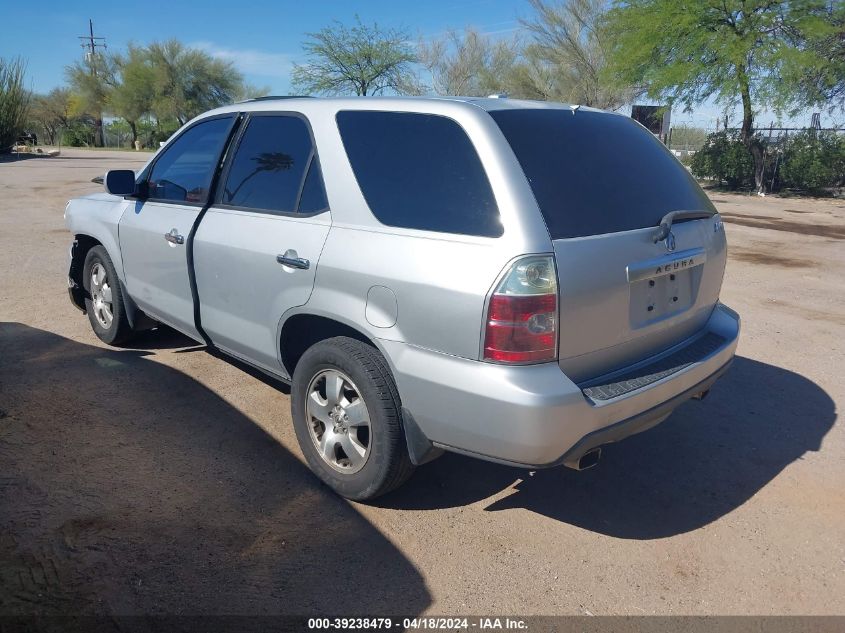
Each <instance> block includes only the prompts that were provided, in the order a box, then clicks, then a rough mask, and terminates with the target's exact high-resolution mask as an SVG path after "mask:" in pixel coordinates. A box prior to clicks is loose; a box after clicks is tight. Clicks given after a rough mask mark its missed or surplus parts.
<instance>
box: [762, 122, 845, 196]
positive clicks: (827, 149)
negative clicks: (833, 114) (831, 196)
mask: <svg viewBox="0 0 845 633" xmlns="http://www.w3.org/2000/svg"><path fill="white" fill-rule="evenodd" d="M778 180H779V182H780V183H781V185H782V186H784V187H789V188H792V189H803V190H806V191H819V190H821V189H824V188H826V187H837V186H840V185H843V184H845V137H843V136H842V135H839V134H836V133H834V132H818V131H814V130H807V131H805V132H800V133H798V134H796V135H794V136H791V137H790V138H788V139H787V140H786V141H785V142H784V145H783V154H782V156H781V163H780V167H779V169H778Z"/></svg>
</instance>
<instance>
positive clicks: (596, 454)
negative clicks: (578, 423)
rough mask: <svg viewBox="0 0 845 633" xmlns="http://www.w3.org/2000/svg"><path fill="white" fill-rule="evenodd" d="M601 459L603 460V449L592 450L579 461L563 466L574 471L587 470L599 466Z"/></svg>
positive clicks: (566, 463)
mask: <svg viewBox="0 0 845 633" xmlns="http://www.w3.org/2000/svg"><path fill="white" fill-rule="evenodd" d="M599 459H601V447H599V448H593V449H590V450H589V451H587V452H586V453H584V454H583V455H581V456H580V457H578V458H577V459H573V460H569V461H566V462H564V463H563V465H564V466H566V467H567V468H572V469H573V470H587V469H588V468H592V467H593V466H595V465H596V464H598V463H599Z"/></svg>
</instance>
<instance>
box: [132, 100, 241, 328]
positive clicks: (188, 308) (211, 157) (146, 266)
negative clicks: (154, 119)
mask: <svg viewBox="0 0 845 633" xmlns="http://www.w3.org/2000/svg"><path fill="white" fill-rule="evenodd" d="M234 121H235V115H233V114H232V115H224V116H220V117H211V118H208V119H203V120H202V121H199V122H197V123H196V124H194V125H192V126H191V127H189V128H187V129H186V130H184V131H183V132H182V133H181V134H180V135H179V136H178V137H177V138H176V139H175V140H173V141H171V142H170V143H169V144H168V145H167V146H166V147H165V148H164V149H162V150H161V152H160V153H159V155H158V156H156V158H155V161H154V162H153V163H152V165H151V166H150V168H148V169H147V170H146V172H145V180H144V182H143V183H142V185H141V187H140V190H141V191H142V192H143V193H145V196H144V198H143V199H139V200H135V201H134V204H132V201H130V204H129V205H128V207H127V209H126V210H125V212H124V213H123V216H122V217H121V220H120V226H119V239H120V250H121V254H122V256H123V266H124V274H125V277H126V287H127V290H128V291H129V295H130V296H131V297H132V299H133V300H134V301H135V303H137V304H138V307H140V308H141V309H142V310H143V311H144V312H146V313H147V314H149V315H150V316H151V317H153V318H155V319H157V320H159V321H161V322H162V323H166V324H167V325H170V326H171V327H173V328H175V329H177V330H179V331H180V332H183V333H184V334H187V335H188V336H190V337H192V338H194V339H196V340H198V341H200V340H202V337H201V335H200V333H199V331H198V330H197V328H196V325H195V321H194V301H193V295H192V292H191V279H190V274H189V262H188V256H187V253H188V247H189V240H190V236H191V231H192V229H193V227H194V224H195V222H196V220H197V217H198V216H199V214H200V212H201V211H202V209H203V207H204V206H205V205H206V204H207V202H208V196H209V190H210V188H211V183H212V180H213V178H214V173H215V171H216V170H217V169H218V167H219V165H220V160H221V155H222V153H223V150H224V148H225V145H226V142H227V140H228V138H229V135H230V132H231V129H232V125H233V124H234Z"/></svg>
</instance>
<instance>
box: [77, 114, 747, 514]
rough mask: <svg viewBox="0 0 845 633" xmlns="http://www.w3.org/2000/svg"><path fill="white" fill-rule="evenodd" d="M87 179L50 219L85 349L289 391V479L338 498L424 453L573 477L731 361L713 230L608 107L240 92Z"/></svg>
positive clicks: (401, 476) (718, 229)
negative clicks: (222, 362)
mask: <svg viewBox="0 0 845 633" xmlns="http://www.w3.org/2000/svg"><path fill="white" fill-rule="evenodd" d="M105 188H106V191H107V192H108V193H100V194H94V195H90V196H86V197H84V198H79V199H75V200H71V201H70V202H69V203H68V206H67V211H66V221H67V226H68V227H69V229H70V230H71V231H72V233H73V235H74V241H73V246H72V248H71V251H70V272H69V278H68V281H69V285H70V296H71V300H72V301H73V303H74V304H75V305H76V306H77V307H79V308H80V309H81V310H83V311H84V312H86V313H87V314H88V317H89V320H90V322H91V326H92V327H93V329H94V332H95V333H96V334H97V336H99V337H100V339H101V340H102V341H104V342H106V343H108V344H111V345H118V344H123V343H125V342H127V341H129V340H130V339H131V337H132V335H133V334H134V333H135V332H137V331H138V330H140V329H143V328H147V327H150V326H151V325H154V324H155V323H156V322H160V323H165V324H167V325H170V326H171V327H173V328H175V329H177V330H179V331H180V332H183V333H184V334H186V335H188V336H189V337H191V338H193V339H195V340H197V341H199V342H202V343H205V344H206V345H208V346H210V347H215V348H217V349H219V350H221V351H223V352H225V353H226V354H229V355H231V356H232V357H234V358H237V359H240V360H241V361H244V362H246V363H249V364H251V365H253V366H255V367H257V368H259V369H261V370H263V371H265V372H267V373H268V374H271V375H272V376H275V377H277V378H279V379H280V380H282V381H286V382H289V383H290V384H291V408H292V414H293V421H294V427H295V431H296V435H297V438H298V440H299V443H300V446H301V447H302V451H303V454H304V456H305V458H306V460H307V462H308V464H309V465H310V467H311V469H312V470H313V471H314V472H315V473H316V474H317V475H318V476H319V477H320V478H321V479H322V480H323V481H324V482H325V483H327V484H328V485H329V486H331V487H332V488H334V489H335V490H336V491H337V492H338V493H340V494H341V495H344V496H346V497H348V498H351V499H371V498H373V497H375V496H377V495H380V494H383V493H385V492H387V491H389V490H391V489H393V488H396V487H397V486H399V485H400V484H401V483H402V482H403V481H405V480H406V479H407V477H408V476H409V475H410V474H411V471H412V470H413V468H414V466H416V465H419V464H422V463H425V462H426V461H429V460H431V459H433V458H434V457H436V456H438V455H439V454H440V453H441V452H442V451H444V450H447V451H455V452H458V453H463V454H465V455H471V456H473V457H479V458H482V459H488V460H492V461H496V462H501V463H505V464H512V465H518V466H525V467H529V468H536V467H546V466H554V465H558V464H565V465H567V466H571V467H573V468H577V469H583V468H587V467H589V466H592V465H594V464H595V463H596V461H597V460H598V457H599V447H600V446H601V445H603V444H605V443H608V442H613V441H616V440H619V439H621V438H623V437H625V436H628V435H631V434H632V433H637V432H640V431H643V430H645V429H647V428H649V427H651V426H654V425H655V424H657V423H659V422H661V421H662V420H664V419H665V418H666V417H668V416H669V414H670V413H671V412H672V411H673V410H674V409H675V408H676V407H677V406H678V405H679V404H681V403H682V402H684V401H686V400H687V399H689V398H702V397H703V396H704V395H706V394H707V393H708V390H709V389H710V387H711V385H712V384H713V382H714V381H715V380H716V379H717V378H718V377H719V376H721V375H722V374H723V373H724V372H725V370H726V369H727V368H728V366H729V365H730V363H731V360H732V359H733V356H734V351H735V349H736V344H737V338H738V335H739V326H740V320H739V317H738V316H737V314H736V313H735V312H733V311H732V310H730V309H729V308H727V307H725V306H724V305H722V304H721V303H720V302H719V291H720V288H721V284H722V277H723V273H724V270H725V256H726V244H725V233H724V230H723V227H722V222H721V220H720V217H719V215H718V214H717V213H716V210H715V208H714V207H713V205H712V204H711V203H710V201H709V200H708V198H707V196H706V195H705V194H704V192H703V191H702V190H701V189H700V188H699V186H698V185H697V184H696V182H695V180H693V178H692V177H691V176H690V175H689V174H688V173H687V171H686V170H685V169H684V168H683V166H682V165H681V164H680V163H679V162H678V161H677V160H676V159H675V158H674V157H673V156H672V154H671V153H670V152H669V151H668V150H667V149H666V148H665V147H664V146H663V145H662V144H661V143H660V142H659V141H658V140H656V139H655V138H654V137H653V135H652V134H651V133H650V132H648V131H647V130H646V129H645V128H643V127H642V126H640V125H639V124H638V123H636V122H634V121H632V120H630V119H629V118H627V117H624V116H621V115H617V114H611V113H605V112H601V111H597V110H592V109H589V108H583V107H581V108H579V107H577V106H567V105H559V104H550V103H535V102H525V101H514V100H509V99H469V98H466V99H460V98H437V99H432V98H419V99H402V98H366V99H352V98H338V99H307V98H297V99H260V100H254V101H249V102H245V103H240V104H236V105H233V106H230V107H225V108H220V109H217V110H214V111H212V112H209V113H207V114H204V115H202V116H200V117H198V118H196V119H195V120H193V121H191V122H190V123H188V124H187V125H186V126H185V127H184V128H182V129H181V130H180V131H179V132H178V133H177V134H176V135H174V137H173V138H171V139H170V140H169V141H168V143H167V145H166V146H165V147H163V148H162V149H160V150H159V151H158V153H157V154H156V155H155V156H154V157H153V158H152V159H151V160H150V162H149V163H148V164H147V166H146V167H145V168H144V169H143V170H142V171H141V172H139V174H138V175H137V176H136V174H135V173H134V172H132V171H120V170H117V171H110V172H108V173H107V174H106V175H105Z"/></svg>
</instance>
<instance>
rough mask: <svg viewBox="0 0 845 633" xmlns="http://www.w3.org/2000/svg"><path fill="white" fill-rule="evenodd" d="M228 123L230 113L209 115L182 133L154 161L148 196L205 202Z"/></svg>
mask: <svg viewBox="0 0 845 633" xmlns="http://www.w3.org/2000/svg"><path fill="white" fill-rule="evenodd" d="M231 125H232V119H231V118H230V117H224V118H220V119H211V120H209V121H202V122H201V123H197V124H196V125H194V126H193V127H191V128H189V129H188V130H186V131H185V132H184V133H182V135H181V136H179V138H177V139H176V140H175V141H173V143H171V144H170V145H169V146H168V147H167V148H166V149H165V150H164V152H163V153H162V154H161V156H159V157H158V158H157V159H156V162H155V163H154V164H153V168H152V171H151V172H150V177H149V180H148V181H147V188H148V189H147V190H148V193H147V197H149V198H154V199H156V200H171V201H173V202H191V203H200V204H202V203H204V202H205V201H206V200H207V199H208V188H209V186H210V185H211V177H212V176H213V175H214V169H215V167H216V166H217V161H218V159H219V157H220V152H221V150H222V149H223V144H224V143H225V142H226V137H227V135H228V133H229V127H230V126H231Z"/></svg>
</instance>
